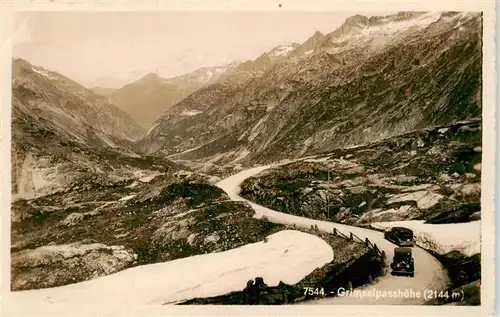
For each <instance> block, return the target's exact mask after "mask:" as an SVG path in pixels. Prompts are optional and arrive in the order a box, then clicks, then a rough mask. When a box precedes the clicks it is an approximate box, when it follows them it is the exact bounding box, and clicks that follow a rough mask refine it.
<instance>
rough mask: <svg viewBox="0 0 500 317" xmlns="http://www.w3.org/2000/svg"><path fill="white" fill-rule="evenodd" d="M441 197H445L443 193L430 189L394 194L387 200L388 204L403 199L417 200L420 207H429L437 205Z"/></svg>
mask: <svg viewBox="0 0 500 317" xmlns="http://www.w3.org/2000/svg"><path fill="white" fill-rule="evenodd" d="M441 198H443V196H442V195H440V194H436V193H433V192H430V191H417V192H411V193H408V194H406V193H405V194H399V195H394V196H392V197H391V198H390V199H389V200H388V201H387V204H389V205H390V204H393V203H397V202H402V201H415V202H417V207H418V209H428V208H431V207H432V206H434V205H436V204H437V203H438V202H439V200H441Z"/></svg>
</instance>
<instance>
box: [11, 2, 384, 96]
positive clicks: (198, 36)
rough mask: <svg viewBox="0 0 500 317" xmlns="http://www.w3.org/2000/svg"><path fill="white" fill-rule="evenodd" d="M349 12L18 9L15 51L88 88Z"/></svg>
mask: <svg viewBox="0 0 500 317" xmlns="http://www.w3.org/2000/svg"><path fill="white" fill-rule="evenodd" d="M354 14H355V13H349V12H293V11H292V12H290V11H288V12H286V11H285V12H276V11H274V12H241V11H240V12H29V13H28V12H19V13H17V14H16V16H15V26H14V27H15V29H14V30H15V31H14V32H15V33H14V46H13V56H14V57H19V58H23V59H26V60H28V61H29V62H30V63H32V64H34V65H37V66H41V67H43V68H46V69H48V70H53V71H57V72H60V73H61V74H63V75H65V76H68V77H70V78H71V79H73V80H76V81H78V82H79V83H81V84H83V85H85V86H87V87H89V88H90V87H93V86H100V87H103V88H118V87H120V86H123V85H124V84H126V83H129V82H131V81H133V80H136V79H138V78H140V77H142V76H144V75H145V74H148V73H151V72H156V73H158V75H160V76H162V77H165V78H168V77H174V76H178V75H182V74H185V73H188V72H191V71H193V70H195V69H197V68H199V67H205V66H218V65H224V64H228V63H231V62H233V61H236V60H241V61H245V60H249V59H255V58H256V57H258V56H259V55H260V54H262V53H263V52H265V51H269V50H270V49H272V48H274V47H276V46H278V45H281V44H289V43H292V42H298V43H300V42H304V41H305V40H307V38H308V37H310V36H312V35H313V34H314V32H315V31H320V32H322V33H329V32H332V31H334V30H335V28H337V27H338V26H340V25H341V24H342V23H343V21H344V20H345V18H346V17H349V16H351V15H354ZM363 14H364V15H367V16H370V15H373V14H367V13H363ZM382 14H385V13H381V15H382Z"/></svg>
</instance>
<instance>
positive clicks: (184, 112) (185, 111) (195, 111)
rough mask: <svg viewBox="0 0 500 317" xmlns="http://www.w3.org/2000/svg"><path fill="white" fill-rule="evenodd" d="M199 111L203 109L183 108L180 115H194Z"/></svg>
mask: <svg viewBox="0 0 500 317" xmlns="http://www.w3.org/2000/svg"><path fill="white" fill-rule="evenodd" d="M200 113H203V111H199V110H184V111H183V112H182V115H183V116H189V117H191V116H196V115H198V114H200Z"/></svg>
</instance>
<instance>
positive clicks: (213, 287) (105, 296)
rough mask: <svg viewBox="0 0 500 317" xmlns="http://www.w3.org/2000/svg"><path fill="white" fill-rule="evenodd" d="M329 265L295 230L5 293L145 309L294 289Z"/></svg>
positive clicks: (318, 244) (322, 247) (324, 248)
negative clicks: (255, 290) (253, 287)
mask: <svg viewBox="0 0 500 317" xmlns="http://www.w3.org/2000/svg"><path fill="white" fill-rule="evenodd" d="M332 260H333V250H332V248H331V247H330V246H329V245H328V244H327V243H326V242H325V241H324V240H322V239H321V238H319V237H317V236H314V235H311V234H307V233H303V232H300V231H295V230H284V231H280V232H278V233H275V234H272V235H270V236H268V241H267V242H258V243H252V244H248V245H245V246H242V247H239V248H236V249H232V250H229V251H225V252H219V253H211V254H205V255H198V256H193V257H188V258H183V259H179V260H175V261H170V262H164V263H156V264H150V265H144V266H138V267H134V268H130V269H127V270H124V271H120V272H118V273H115V274H112V275H108V276H103V277H100V278H97V279H94V280H89V281H85V282H81V283H76V284H71V285H66V286H62V287H55V288H47V289H38V290H29V291H20V292H12V293H10V296H11V298H10V303H11V304H12V305H14V306H15V305H23V303H24V304H25V303H29V304H30V305H37V304H47V303H57V304H70V305H78V306H84V305H127V306H129V305H145V304H167V303H171V304H172V303H177V302H182V301H185V300H188V299H192V298H196V297H212V296H218V295H223V294H227V293H230V292H233V291H239V290H243V288H244V287H245V286H246V283H247V281H248V280H250V279H254V278H255V277H263V278H264V282H265V283H266V284H267V285H269V286H276V285H278V284H279V282H280V281H283V282H284V283H286V284H296V283H297V282H299V281H300V280H302V279H303V278H304V277H305V276H306V275H308V274H309V273H311V272H312V271H313V270H315V269H316V268H319V267H322V266H323V265H325V264H327V263H329V262H331V261H332Z"/></svg>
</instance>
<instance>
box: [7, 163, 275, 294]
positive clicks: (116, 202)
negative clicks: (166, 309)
mask: <svg viewBox="0 0 500 317" xmlns="http://www.w3.org/2000/svg"><path fill="white" fill-rule="evenodd" d="M139 176H140V175H137V176H136V178H135V179H134V178H129V179H126V180H123V181H122V182H115V183H112V184H109V183H106V182H105V181H102V180H94V181H92V182H83V183H81V184H75V185H73V186H71V187H69V188H68V189H67V190H65V191H59V192H56V193H53V194H51V195H46V196H43V197H38V198H35V199H30V200H18V201H16V202H14V203H13V205H12V209H13V214H14V215H16V216H17V217H15V219H13V222H12V231H11V241H12V246H11V255H12V283H11V287H12V289H13V290H22V289H34V288H45V287H54V286H60V285H66V284H70V283H75V282H80V281H85V280H89V279H93V278H96V277H99V276H103V275H108V274H112V273H115V272H118V271H120V270H123V269H125V268H128V267H131V266H136V265H143V264H149V263H156V262H164V261H169V260H174V259H178V258H183V257H188V256H193V255H198V254H205V253H211V252H217V251H225V250H229V249H233V248H236V247H239V246H242V245H245V244H248V243H253V242H257V241H260V240H262V239H263V238H264V237H265V236H267V235H269V234H271V233H274V232H277V231H279V230H281V229H282V228H281V226H279V225H274V224H272V223H269V222H264V221H262V220H257V219H254V218H252V215H253V211H252V209H251V208H250V207H249V206H248V205H246V204H243V203H237V202H232V201H230V200H229V198H228V197H227V195H226V194H225V193H224V192H222V191H221V190H220V189H219V188H217V187H215V186H213V185H211V184H210V183H209V182H208V180H209V179H208V178H206V177H203V176H200V175H197V174H193V173H189V172H187V171H177V172H175V173H174V172H172V171H170V172H168V173H163V174H156V175H149V176H147V177H144V176H143V177H139Z"/></svg>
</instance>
